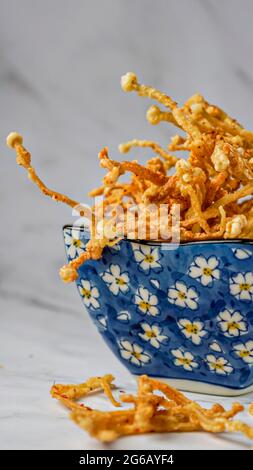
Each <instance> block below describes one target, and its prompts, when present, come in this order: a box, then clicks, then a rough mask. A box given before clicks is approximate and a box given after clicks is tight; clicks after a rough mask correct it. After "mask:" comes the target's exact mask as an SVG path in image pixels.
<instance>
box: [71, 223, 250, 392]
mask: <svg viewBox="0 0 253 470" xmlns="http://www.w3.org/2000/svg"><path fill="white" fill-rule="evenodd" d="M63 235H64V242H65V247H66V253H67V257H68V260H69V261H71V260H73V259H75V258H76V257H78V256H79V254H80V253H81V252H82V251H84V250H85V245H86V243H87V242H88V240H89V232H88V231H87V230H86V229H85V228H79V227H75V226H71V225H66V226H65V227H64V228H63ZM252 261H253V242H252V241H250V240H229V241H227V240H224V241H223V240H217V241H213V240H212V241H207V242H187V243H181V244H180V245H179V246H178V247H177V248H175V247H174V248H173V247H172V246H171V245H170V244H166V243H164V242H162V243H161V242H148V241H139V240H129V239H123V240H122V241H121V242H120V243H118V244H117V245H115V246H114V247H106V248H105V250H104V251H103V255H102V257H101V258H100V259H99V260H89V261H87V262H85V263H84V264H83V265H82V266H81V267H80V268H79V270H78V273H79V277H78V279H77V281H76V283H77V287H78V290H79V294H80V295H81V298H82V301H83V304H84V306H85V308H86V310H87V311H88V313H89V315H90V317H91V318H92V320H93V322H94V323H95V325H96V326H97V328H98V330H99V333H100V334H101V335H102V337H103V338H104V340H105V342H106V343H107V345H108V346H109V348H110V349H111V350H112V352H113V353H114V354H115V355H116V356H117V357H118V359H119V360H120V361H121V362H122V363H123V364H124V365H125V366H126V367H127V369H128V370H129V371H130V372H131V373H132V374H133V375H135V376H136V375H137V376H138V375H142V374H147V375H149V376H151V377H159V378H160V379H161V380H164V381H169V383H170V384H171V385H174V386H176V387H178V388H181V389H182V390H188V391H197V392H200V393H201V392H202V393H209V394H220V395H231V396H232V395H240V394H243V393H246V392H249V391H253V270H252Z"/></svg>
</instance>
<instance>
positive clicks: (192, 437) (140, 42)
mask: <svg viewBox="0 0 253 470" xmlns="http://www.w3.org/2000/svg"><path fill="white" fill-rule="evenodd" d="M74 4H75V7H73V2H69V1H67V0H54V1H53V2H52V1H51V0H44V1H43V2H34V1H33V0H22V2H20V1H19V0H12V1H11V2H9V1H8V0H2V2H1V7H2V8H1V17H0V39H1V70H0V103H1V104H0V114H1V129H0V142H1V143H0V147H1V172H0V209H1V230H0V240H1V243H0V247H1V248H0V249H1V269H0V363H1V365H2V366H3V367H2V368H1V369H0V448H3V449H13V448H18V449H40V448H41V449H104V448H108V447H105V446H104V445H102V444H100V443H98V442H97V441H96V440H94V439H92V438H90V437H89V436H88V435H87V434H86V433H85V432H83V431H82V430H81V429H79V428H78V427H77V426H76V425H75V424H74V423H72V422H71V421H70V420H69V418H68V412H67V411H66V410H65V409H63V408H62V407H61V405H60V404H59V403H57V402H56V401H55V400H52V399H51V398H50V395H49V390H50V387H51V385H52V384H53V383H54V381H56V382H63V383H64V382H66V383H68V382H78V381H82V380H84V379H85V378H87V377H90V376H93V375H101V374H104V373H108V372H111V373H113V374H114V375H115V376H116V378H117V383H118V384H119V385H120V386H121V387H123V388H124V390H131V389H132V388H133V387H134V386H135V382H134V381H132V379H131V377H130V376H129V374H128V373H127V371H126V370H125V369H124V368H123V366H121V364H120V363H119V362H118V361H117V360H116V358H114V356H113V355H112V354H111V352H110V351H109V350H108V349H107V347H106V346H105V344H104V343H103V341H102V339H101V338H100V336H99V334H98V333H97V331H96V330H95V327H94V326H93V325H92V323H91V321H90V320H89V318H87V316H86V315H85V313H84V310H83V307H82V305H81V301H80V299H79V296H78V293H77V291H76V288H75V286H73V285H70V286H65V285H63V284H62V283H61V281H60V280H59V278H58V274H57V273H58V269H59V267H60V266H61V264H63V263H64V262H65V253H64V246H63V241H62V235H61V227H62V225H63V224H64V223H68V222H71V221H72V216H71V214H70V212H69V211H68V209H67V208H65V207H63V206H60V205H58V206H56V204H55V203H53V202H52V201H50V200H46V199H45V198H43V197H42V196H41V195H40V194H39V193H38V191H37V189H36V188H35V187H33V185H32V184H31V182H29V181H28V180H27V177H26V175H25V172H24V171H23V169H21V168H18V167H17V166H16V164H15V158H14V155H13V154H12V153H11V151H10V150H8V149H6V148H5V145H4V139H5V136H6V135H7V134H8V133H9V132H10V131H11V130H18V131H20V132H22V133H23V134H24V137H25V143H26V144H27V146H28V147H29V149H30V150H31V151H32V154H33V162H34V165H35V167H36V168H37V170H38V172H39V174H40V176H41V177H42V179H44V180H45V182H46V183H47V184H48V185H49V186H51V187H53V188H54V189H56V190H59V191H62V192H65V193H67V194H69V195H70V196H72V197H73V198H76V199H78V200H81V201H84V202H85V201H86V202H87V200H88V199H87V197H86V193H87V192H88V190H89V189H91V188H93V187H94V186H98V185H99V182H100V179H101V177H102V175H103V171H102V170H101V169H99V168H98V162H97V157H96V156H97V152H98V151H99V149H100V148H102V147H103V146H104V145H108V146H109V148H110V149H111V153H112V155H113V156H115V157H116V149H117V145H118V143H119V142H120V141H124V140H128V139H131V138H134V137H136V138H148V139H154V140H157V141H159V142H160V143H161V144H162V145H164V146H165V145H166V144H167V143H168V142H169V139H170V136H171V135H173V133H174V130H173V129H172V128H171V127H169V126H167V124H165V123H163V124H162V125H161V126H158V127H156V126H154V127H152V126H149V125H148V124H147V123H146V121H145V111H146V109H147V107H148V105H149V103H148V101H147V100H142V99H140V98H138V97H137V96H134V95H132V94H130V95H129V94H128V95H126V94H124V93H122V92H121V89H120V85H119V80H120V76H121V75H122V74H123V73H125V72H126V71H128V70H133V71H136V72H137V74H138V75H139V77H140V79H141V80H143V81H145V82H146V83H150V84H153V85H155V86H159V87H160V88H161V89H163V90H164V91H166V92H168V93H171V94H172V96H173V97H174V99H176V100H179V101H182V100H184V99H186V98H187V97H188V96H190V95H191V94H193V93H195V92H196V91H199V92H202V93H203V94H204V95H206V97H207V98H208V99H209V100H210V101H213V102H215V103H217V104H219V105H220V106H222V107H225V108H226V109H227V110H228V111H229V112H230V113H232V114H233V115H234V116H236V117H238V119H239V120H241V121H242V122H243V123H244V124H245V125H246V126H248V127H251V128H252V127H253V124H252V104H251V103H252V96H253V78H252V77H253V65H252V61H250V60H249V58H250V57H251V56H252V37H253V32H252V25H251V22H252V12H253V11H252V10H253V6H252V2H251V0H244V2H243V5H244V8H242V7H241V3H240V2H238V1H237V0H223V1H222V2H217V1H215V0H205V1H203V2H201V1H196V0H181V1H180V2H178V1H176V0H159V1H158V2H155V4H154V2H153V1H152V0H139V1H138V2H134V3H133V2H127V1H124V0H117V1H115V0H107V1H106V2H101V1H100V0H93V1H92V2H91V1H90V2H89V1H83V0H75V2H74ZM130 4H131V7H130V6H129V5H130ZM133 4H134V8H133V6H132V5H133ZM217 5H218V7H217ZM228 5H229V8H228ZM140 155H141V152H138V153H137V152H136V154H134V155H133V156H132V157H133V158H134V157H139V156H140ZM148 156H150V154H149V155H148ZM190 396H193V395H190ZM194 398H196V399H198V400H199V401H200V402H201V404H203V405H205V404H206V405H211V404H212V403H213V402H214V401H217V397H209V396H204V395H202V396H201V395H199V396H197V395H194ZM239 400H240V401H241V402H242V403H245V404H248V403H249V402H250V401H253V395H251V396H250V395H247V396H244V397H241V398H240V399H239ZM219 401H220V402H221V403H222V404H224V405H225V406H230V404H231V403H232V401H234V400H233V399H230V398H220V399H219ZM236 401H238V398H237V399H236ZM93 405H94V406H102V407H104V406H106V403H105V399H104V398H102V397H100V396H97V397H96V398H95V401H94V402H93ZM242 418H243V419H245V420H248V422H250V421H251V423H253V419H252V418H249V417H248V416H247V414H246V413H243V414H242ZM109 448H110V449H185V448H191V449H203V448H206V449H216V448H217V449H239V448H240V449H248V448H250V444H249V442H248V441H246V440H245V439H243V438H241V437H239V436H232V435H220V436H216V435H208V434H205V433H196V434H171V435H154V434H152V435H149V436H138V437H135V436H134V437H130V438H122V439H120V440H118V441H117V442H115V443H114V444H111V445H110V446H109Z"/></svg>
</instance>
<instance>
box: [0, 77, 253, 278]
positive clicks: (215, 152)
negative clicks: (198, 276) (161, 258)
mask: <svg viewBox="0 0 253 470" xmlns="http://www.w3.org/2000/svg"><path fill="white" fill-rule="evenodd" d="M121 86H122V89H123V90H124V91H126V92H132V91H133V92H136V93H137V94H138V95H139V96H141V97H144V98H151V99H153V100H155V101H157V102H158V104H159V105H160V106H163V107H164V108H165V110H162V109H160V107H159V106H157V105H152V106H151V107H150V108H149V109H148V111H147V120H148V121H149V122H150V123H151V124H153V125H157V124H159V123H160V122H161V121H164V122H167V123H169V124H173V125H175V126H176V127H177V128H178V129H179V132H180V133H181V134H182V133H184V135H181V134H180V135H178V134H177V135H175V136H174V137H173V138H172V139H171V142H170V143H169V144H168V149H163V148H162V147H161V146H160V145H158V144H157V143H156V142H153V141H149V140H139V139H133V140H131V141H129V142H126V143H123V144H121V145H120V146H119V150H120V152H121V153H128V152H129V151H130V150H133V151H134V149H135V148H136V147H140V148H142V149H144V150H145V151H146V152H152V155H151V157H149V158H148V159H147V161H146V164H140V163H138V162H137V161H136V160H132V161H127V160H125V161H121V162H119V161H116V160H113V159H111V158H110V156H109V154H108V149H107V148H104V149H102V150H101V152H100V153H99V161H100V165H101V167H102V168H104V169H105V170H106V171H107V174H106V175H105V177H104V179H103V184H102V186H100V187H99V188H97V189H94V190H92V191H90V193H89V194H90V196H91V197H93V198H95V197H96V196H103V203H101V205H100V209H99V211H97V212H99V216H98V214H97V212H96V217H95V209H94V208H93V209H92V210H91V211H90V213H89V215H88V214H87V212H89V211H88V209H87V208H82V207H81V206H80V205H79V204H78V202H77V201H74V200H73V199H70V198H68V197H67V196H65V195H63V194H61V193H58V192H55V191H52V190H50V189H48V188H47V187H46V186H45V184H44V183H43V182H42V181H41V179H40V178H39V177H38V175H37V174H36V172H35V169H34V168H33V167H32V166H31V156H30V153H29V152H28V151H27V150H26V149H25V148H24V146H23V139H22V137H21V136H20V135H19V134H17V133H16V132H13V133H11V134H10V135H9V136H8V138H7V145H8V146H9V147H11V148H14V149H15V151H16V154H17V163H18V164H19V165H21V166H23V167H24V168H25V169H26V170H27V172H28V176H29V178H30V179H31V180H32V181H33V182H34V183H35V184H36V185H37V186H38V187H39V189H40V190H41V191H42V192H43V193H44V194H45V195H47V196H50V197H51V198H52V199H54V200H56V201H61V202H63V203H65V204H67V205H69V206H70V207H72V208H73V207H75V208H78V209H77V210H79V212H80V215H82V216H89V218H90V219H91V222H92V223H91V237H90V241H89V242H88V244H87V246H86V251H85V252H83V253H82V254H81V255H80V256H79V258H77V259H75V260H73V261H71V262H70V263H69V264H68V265H65V266H63V267H62V268H61V270H60V275H61V278H62V279H63V281H65V282H71V281H74V280H75V279H77V277H78V268H79V267H80V266H81V264H82V263H84V262H85V261H87V260H89V259H99V258H100V257H101V255H102V252H103V249H104V248H105V247H106V246H108V245H112V244H115V243H117V242H118V241H119V240H121V239H122V237H124V236H128V237H131V238H133V237H135V236H136V238H138V231H137V229H136V224H135V223H133V220H132V221H131V222H129V221H128V219H127V218H126V217H125V218H124V215H125V214H126V212H127V211H128V209H129V207H131V206H132V205H138V207H141V210H140V212H139V217H140V221H141V224H145V226H146V230H145V233H146V238H147V239H156V240H157V239H158V240H161V241H162V235H161V230H160V226H159V221H158V222H155V221H154V219H153V218H152V217H147V216H146V214H147V210H146V208H147V207H148V206H149V205H150V204H152V205H155V206H157V208H158V211H159V207H160V205H161V204H167V206H168V220H167V221H166V225H167V233H169V234H172V217H171V213H172V208H173V206H174V204H180V239H181V240H182V241H188V240H189V241H194V240H212V239H222V238H223V239H228V238H230V239H233V238H238V237H240V238H252V237H253V198H252V194H253V133H252V132H250V131H248V130H246V129H244V128H243V126H242V125H241V124H239V123H238V122H237V121H236V120H235V119H232V118H231V117H230V116H228V115H227V114H226V113H225V112H224V111H222V110H221V109H220V108H218V107H217V106H214V105H212V104H210V103H208V102H207V101H205V99H204V98H203V97H202V96H201V95H199V94H195V95H193V96H192V97H191V98H189V99H188V100H187V101H186V103H185V104H184V105H183V106H182V107H179V106H178V104H177V103H176V102H175V101H174V100H173V99H172V98H170V97H169V96H168V95H166V94H165V93H163V92H161V91H159V90H157V89H155V88H153V87H150V86H147V85H142V84H140V83H138V80H137V77H136V75H135V74H134V73H131V72H129V73H127V74H126V75H124V76H123V77H122V79H121ZM178 151H185V152H188V158H187V159H182V158H179V157H178V156H177V155H175V153H171V152H178ZM125 174H130V177H129V180H128V181H127V182H125V181H124V182H121V181H119V180H120V178H121V176H122V175H125ZM119 207H121V208H122V209H123V212H122V213H121V219H119V218H118V216H117V217H116V215H115V214H116V210H117V208H119ZM109 208H110V209H111V212H109ZM140 214H141V215H140ZM116 221H117V223H119V226H120V227H121V233H120V234H118V233H115V232H113V230H112V231H111V232H110V233H111V234H112V235H108V232H106V233H107V234H106V233H105V232H104V233H102V235H101V230H98V227H99V226H100V225H101V222H103V223H104V227H106V228H108V226H112V225H113V223H115V222H116ZM155 224H157V230H153V229H154V226H155ZM163 224H164V221H163ZM163 228H164V227H163ZM98 233H99V234H100V236H99V237H98ZM154 233H156V236H155V237H154V235H153V234H154ZM167 241H168V239H167V238H166V242H167Z"/></svg>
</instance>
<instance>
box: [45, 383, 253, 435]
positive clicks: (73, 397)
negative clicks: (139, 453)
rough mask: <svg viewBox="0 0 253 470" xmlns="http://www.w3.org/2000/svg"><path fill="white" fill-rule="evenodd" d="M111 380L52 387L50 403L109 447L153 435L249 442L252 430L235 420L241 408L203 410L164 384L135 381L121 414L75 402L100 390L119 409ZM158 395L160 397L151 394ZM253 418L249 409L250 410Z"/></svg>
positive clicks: (218, 407) (215, 405) (252, 428)
mask: <svg viewBox="0 0 253 470" xmlns="http://www.w3.org/2000/svg"><path fill="white" fill-rule="evenodd" d="M113 379H114V377H113V376H112V375H105V376H104V377H92V378H91V379H88V380H87V382H84V383H82V384H79V385H62V384H55V385H53V387H52V388H51V395H52V397H53V398H56V399H57V400H59V401H60V402H61V403H62V404H63V405H64V406H66V407H67V408H69V409H70V410H71V415H70V417H71V418H72V420H73V421H74V422H75V423H76V424H78V426H80V427H81V428H82V429H84V430H85V431H87V432H88V433H89V434H90V435H91V436H92V437H95V438H96V439H98V440H100V441H102V442H111V441H114V440H115V439H117V438H119V437H121V436H127V435H138V434H145V433H150V432H152V433H154V432H159V433H161V432H168V433H169V432H194V431H206V432H211V433H221V432H240V433H242V434H244V435H245V436H246V437H248V438H249V439H251V440H252V439H253V427H251V426H249V425H248V424H246V423H243V422H241V421H239V420H234V419H233V418H234V416H236V415H237V414H238V413H240V412H241V411H243V410H244V407H243V406H242V405H241V404H240V403H233V405H232V407H231V409H230V410H225V409H224V407H223V406H222V405H220V404H219V403H215V404H214V405H213V406H212V407H211V408H209V409H207V408H204V407H202V406H201V405H199V404H198V403H196V402H195V401H192V400H190V399H189V398H187V397H186V396H185V395H184V394H183V393H182V392H180V391H179V390H176V389H175V388H173V387H171V386H170V385H168V384H165V383H163V382H160V381H159V380H155V379H152V378H149V377H147V376H146V375H142V376H140V377H139V380H138V390H137V394H136V395H129V394H121V396H120V399H121V404H124V403H127V404H132V405H133V406H132V408H130V409H129V408H128V409H122V410H120V411H100V410H95V409H92V408H90V407H87V406H85V404H83V403H80V402H78V401H77V400H79V399H80V398H82V397H85V396H87V395H88V394H90V393H94V392H97V391H101V390H104V392H105V393H106V395H107V396H108V398H109V400H110V401H111V403H112V404H113V405H114V406H120V403H119V402H118V401H117V400H115V398H114V397H113V395H112V392H111V387H113ZM156 391H158V392H159V394H155V392H156ZM249 411H250V412H251V413H252V405H251V406H250V410H249Z"/></svg>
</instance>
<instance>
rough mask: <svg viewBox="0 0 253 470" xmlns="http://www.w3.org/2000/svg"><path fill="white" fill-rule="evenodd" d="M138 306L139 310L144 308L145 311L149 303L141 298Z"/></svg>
mask: <svg viewBox="0 0 253 470" xmlns="http://www.w3.org/2000/svg"><path fill="white" fill-rule="evenodd" d="M139 306H140V309H141V310H145V311H147V310H148V309H149V307H150V304H149V303H148V302H145V301H144V300H142V301H141V302H140V303H139Z"/></svg>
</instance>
